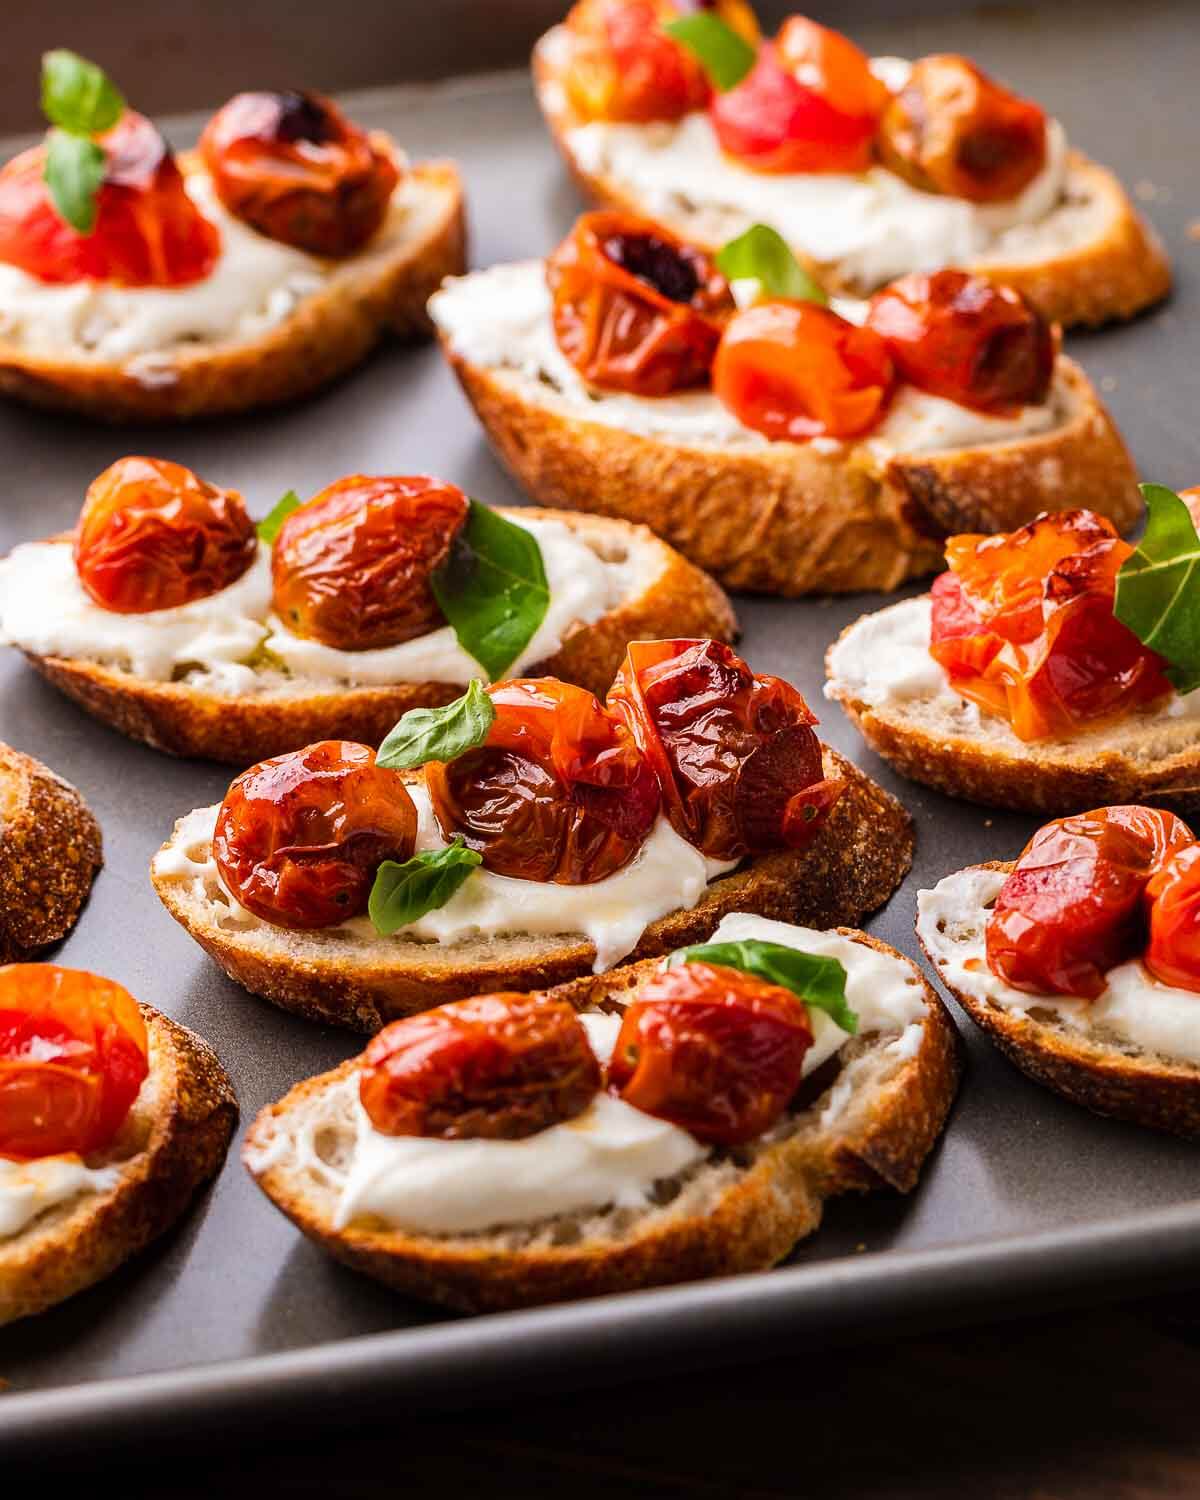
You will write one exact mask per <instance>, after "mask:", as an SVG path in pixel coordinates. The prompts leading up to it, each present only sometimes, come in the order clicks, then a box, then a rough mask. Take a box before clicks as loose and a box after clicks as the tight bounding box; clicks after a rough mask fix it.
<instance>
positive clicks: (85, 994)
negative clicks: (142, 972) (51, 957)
mask: <svg viewBox="0 0 1200 1500" xmlns="http://www.w3.org/2000/svg"><path fill="white" fill-rule="evenodd" d="M147 1046H148V1044H147V1040H146V1025H145V1022H144V1021H143V1020H142V1013H141V1011H140V1010H139V1009H138V1004H137V1001H136V1000H134V998H133V996H132V995H130V994H129V992H128V991H127V990H124V989H122V988H121V986H120V985H119V984H114V982H113V981H112V980H111V979H101V978H99V977H98V976H97V975H95V974H85V973H82V972H81V971H80V970H78V969H63V968H60V967H59V965H58V964H6V965H4V966H3V967H0V1156H8V1157H14V1158H16V1159H17V1160H27V1159H30V1158H36V1157H41V1156H58V1155H60V1154H62V1153H64V1152H68V1151H75V1152H78V1153H79V1155H81V1156H87V1155H89V1154H91V1153H92V1152H94V1151H101V1150H103V1148H104V1147H105V1146H107V1145H109V1144H110V1143H111V1141H112V1140H113V1138H114V1137H115V1136H116V1134H117V1132H118V1131H119V1130H120V1128H121V1126H122V1124H123V1123H124V1121H125V1117H126V1115H127V1114H128V1113H129V1110H130V1107H131V1106H132V1104H133V1101H134V1100H135V1099H136V1098H137V1095H138V1090H139V1089H140V1088H141V1086H142V1080H143V1079H144V1078H145V1076H146V1074H147V1073H148V1072H149V1066H150V1065H149V1063H148V1061H147Z"/></svg>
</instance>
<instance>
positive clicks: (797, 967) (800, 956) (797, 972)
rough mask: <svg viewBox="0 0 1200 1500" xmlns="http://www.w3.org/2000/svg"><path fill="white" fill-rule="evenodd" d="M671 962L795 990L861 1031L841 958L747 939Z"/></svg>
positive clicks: (682, 954)
mask: <svg viewBox="0 0 1200 1500" xmlns="http://www.w3.org/2000/svg"><path fill="white" fill-rule="evenodd" d="M667 962H668V963H669V964H670V965H671V966H672V967H673V966H674V965H675V964H689V963H703V964H719V965H721V966H722V967H724V968H726V969H741V970H742V972H743V973H746V974H753V975H754V977H755V978H756V979H765V980H766V981H767V983H768V984H778V985H782V986H783V988H784V989H785V990H791V991H792V993H793V994H794V995H798V996H799V997H800V999H801V1000H803V1001H804V1003H805V1004H806V1005H815V1006H816V1007H817V1009H818V1010H823V1011H825V1012H826V1014H827V1015H828V1016H829V1017H830V1019H831V1020H833V1021H835V1022H836V1023H837V1025H839V1026H840V1027H841V1028H842V1030H843V1031H845V1032H848V1033H849V1034H850V1035H851V1036H853V1035H854V1033H855V1032H856V1031H857V1030H858V1017H857V1015H855V1013H854V1012H853V1011H852V1010H851V1009H850V1007H849V1006H848V1005H847V1004H846V970H845V968H844V967H843V966H842V963H841V961H840V960H839V959H836V958H824V957H821V956H819V955H817V954H815V953H804V952H802V951H801V950H800V949H799V948H788V947H786V946H785V945H784V944H783V943H768V942H764V941H762V940H761V939H759V938H744V939H742V940H741V941H740V942H728V943H697V944H695V945H694V946H693V947H691V948H680V949H679V950H678V951H677V952H675V953H672V954H671V956H670V958H669V959H668V960H667Z"/></svg>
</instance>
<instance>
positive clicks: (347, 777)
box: [213, 740, 417, 928]
mask: <svg viewBox="0 0 1200 1500" xmlns="http://www.w3.org/2000/svg"><path fill="white" fill-rule="evenodd" d="M416 834H417V810H416V808H415V807H414V805H413V800H412V798H411V797H410V796H409V795H408V791H407V789H406V787H405V785H404V782H403V780H402V779H401V777H400V775H399V774H398V773H397V772H396V771H387V770H384V768H383V767H382V766H377V765H376V764H375V752H374V750H371V749H370V748H368V746H366V745H357V744H355V743H354V742H353V741H350V740H322V741H320V742H319V743H318V744H315V745H308V746H307V747H306V748H305V749H303V750H293V751H291V752H290V753H289V754H287V755H276V756H274V757H273V758H272V759H271V760H264V761H260V762H259V764H258V765H256V766H251V767H250V769H249V770H248V771H243V772H242V774H241V775H240V776H239V777H238V778H237V780H236V781H235V782H234V783H233V785H232V786H231V787H230V788H229V791H228V792H227V793H226V794H225V800H224V802H222V803H221V809H220V811H219V812H218V814H217V826H216V831H215V832H214V834H213V855H214V856H215V858H216V862H217V868H218V870H219V871H220V872H221V879H222V880H223V881H224V882H225V885H226V887H227V888H228V890H229V892H230V894H231V895H233V896H234V897H236V899H237V900H238V901H239V902H240V903H241V904H242V905H243V906H244V907H245V908H246V910H247V911H251V912H253V913H254V915H255V916H256V917H262V919H263V920H264V921H266V922H272V923H274V924H275V925H276V926H277V927H299V928H312V927H332V926H335V925H336V924H337V923H339V922H345V921H346V920H347V919H348V918H350V917H356V916H359V915H360V914H361V913H362V912H364V911H366V909H367V900H368V897H369V896H370V894H371V886H372V884H373V883H374V880H375V875H376V872H377V871H378V869H379V866H380V865H381V864H382V863H383V861H384V860H385V859H394V860H398V861H399V862H401V863H403V862H404V861H405V860H406V859H410V858H411V857H412V853H413V848H414V846H415V843H416Z"/></svg>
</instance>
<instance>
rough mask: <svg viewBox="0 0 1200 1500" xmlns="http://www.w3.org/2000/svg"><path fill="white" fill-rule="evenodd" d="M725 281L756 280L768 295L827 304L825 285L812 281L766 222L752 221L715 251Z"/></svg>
mask: <svg viewBox="0 0 1200 1500" xmlns="http://www.w3.org/2000/svg"><path fill="white" fill-rule="evenodd" d="M717 266H718V267H719V269H720V271H721V274H722V275H723V276H724V277H725V280H726V281H757V282H758V284H759V286H760V287H761V288H762V290H763V293H764V294H765V295H766V296H768V297H791V298H794V299H795V300H796V301H799V302H816V303H819V304H820V305H821V306H822V307H828V306H829V298H828V296H827V295H826V292H825V288H824V287H823V286H821V284H820V283H819V282H818V281H815V280H814V279H813V278H812V277H811V276H810V275H809V274H808V272H807V271H806V270H805V269H804V267H803V266H802V265H801V264H800V262H799V261H798V260H797V259H796V257H795V256H794V255H793V254H792V252H791V250H790V249H789V248H788V243H787V241H786V240H785V239H784V238H783V236H782V235H781V234H778V233H777V232H776V231H775V230H774V229H771V228H770V227H769V226H768V225H766V224H751V226H750V228H749V229H747V230H746V232H745V234H739V235H738V237H737V239H735V240H730V241H729V243H728V244H727V245H726V246H724V248H723V249H721V250H720V251H718V253H717Z"/></svg>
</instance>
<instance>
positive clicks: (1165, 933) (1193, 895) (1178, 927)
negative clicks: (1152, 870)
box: [1144, 843, 1200, 990]
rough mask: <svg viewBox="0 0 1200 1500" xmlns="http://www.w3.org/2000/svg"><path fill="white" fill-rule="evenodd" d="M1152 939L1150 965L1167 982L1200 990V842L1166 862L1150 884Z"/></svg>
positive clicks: (1148, 955) (1148, 951) (1147, 961)
mask: <svg viewBox="0 0 1200 1500" xmlns="http://www.w3.org/2000/svg"><path fill="white" fill-rule="evenodd" d="M1146 899H1147V901H1148V902H1149V903H1150V942H1149V945H1148V946H1147V948H1146V952H1145V955H1144V962H1145V965H1146V967H1147V968H1148V969H1149V970H1150V972H1151V974H1153V975H1154V977H1155V979H1159V980H1161V981H1162V982H1163V984H1173V985H1175V986H1176V988H1178V989H1181V990H1200V843H1193V844H1188V845H1186V846H1185V847H1183V848H1181V849H1179V850H1177V852H1176V853H1175V854H1174V855H1173V856H1172V857H1171V858H1170V859H1169V860H1167V861H1166V863H1165V864H1164V865H1163V867H1162V868H1161V869H1160V870H1159V871H1158V873H1157V874H1156V875H1155V876H1154V878H1153V879H1152V880H1151V882H1150V884H1149V885H1148V886H1147V887H1146Z"/></svg>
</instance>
